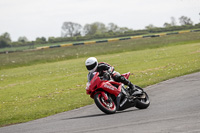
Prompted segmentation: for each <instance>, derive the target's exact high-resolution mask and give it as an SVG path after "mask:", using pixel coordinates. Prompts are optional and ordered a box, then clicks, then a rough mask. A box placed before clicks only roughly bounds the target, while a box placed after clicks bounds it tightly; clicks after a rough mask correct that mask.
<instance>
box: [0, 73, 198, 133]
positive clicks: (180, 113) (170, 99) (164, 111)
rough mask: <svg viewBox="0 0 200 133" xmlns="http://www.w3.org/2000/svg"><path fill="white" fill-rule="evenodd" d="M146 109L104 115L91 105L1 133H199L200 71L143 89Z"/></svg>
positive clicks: (133, 109) (12, 126)
mask: <svg viewBox="0 0 200 133" xmlns="http://www.w3.org/2000/svg"><path fill="white" fill-rule="evenodd" d="M145 90H146V91H147V93H148V94H149V97H150V100H151V105H150V106H149V108H148V109H145V110H138V109H136V108H130V109H128V110H124V111H121V112H117V113H116V114H113V115H105V114H104V113H103V112H101V111H100V110H99V109H98V108H97V107H96V106H95V105H94V104H93V105H89V106H86V107H82V108H79V109H76V110H72V111H68V112H64V113H60V114H57V115H54V116H50V117H46V118H42V119H38V120H34V121H31V122H27V123H22V124H16V125H11V126H7V127H2V128H0V133H105V132H107V133H111V132H112V133H122V132H124V133H134V132H138V133H183V132H184V133H200V72H199V73H194V74H190V75H186V76H182V77H178V78H174V79H170V80H167V81H164V82H161V83H159V84H156V85H153V86H149V87H147V88H145Z"/></svg>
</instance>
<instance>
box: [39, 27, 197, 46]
mask: <svg viewBox="0 0 200 133" xmlns="http://www.w3.org/2000/svg"><path fill="white" fill-rule="evenodd" d="M199 31H200V29H198V30H185V31H179V32H170V33H160V34H155V35H144V36H131V37H124V38H115V39H107V40H99V41H88V42H80V43H69V44H60V45H53V46H43V47H37V48H36V49H37V50H40V49H48V48H58V47H68V46H77V45H88V44H95V43H104V42H112V41H122V40H129V39H138V38H149V37H150V38H151V37H160V36H165V35H173V34H182V33H187V32H199Z"/></svg>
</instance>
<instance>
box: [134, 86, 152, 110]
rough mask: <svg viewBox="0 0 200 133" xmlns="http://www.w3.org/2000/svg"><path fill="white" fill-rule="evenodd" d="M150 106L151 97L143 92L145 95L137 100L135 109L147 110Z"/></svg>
mask: <svg viewBox="0 0 200 133" xmlns="http://www.w3.org/2000/svg"><path fill="white" fill-rule="evenodd" d="M136 88H137V89H139V90H142V91H143V89H142V88H140V87H138V86H136ZM149 105H150V100H149V96H148V94H147V93H146V92H144V91H143V95H141V96H140V97H138V98H137V99H136V100H135V107H136V108H138V109H146V108H148V107H149Z"/></svg>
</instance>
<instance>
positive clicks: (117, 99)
mask: <svg viewBox="0 0 200 133" xmlns="http://www.w3.org/2000/svg"><path fill="white" fill-rule="evenodd" d="M122 76H124V77H125V78H126V79H128V78H129V76H130V72H128V73H125V74H122ZM134 87H135V90H134V92H132V91H131V90H130V89H129V87H125V86H124V84H122V83H119V82H116V81H114V80H113V79H112V78H111V76H110V75H109V74H108V73H107V72H105V73H104V74H103V76H100V75H99V73H98V72H96V73H94V75H93V78H92V79H91V80H90V82H88V83H87V85H86V93H87V94H88V95H90V97H91V98H93V99H94V101H95V104H96V105H97V107H98V108H99V109H100V110H101V111H103V112H104V113H106V114H113V113H115V112H116V111H120V110H124V109H127V108H130V107H136V108H138V109H146V108H148V106H149V105H150V101H149V97H148V95H147V93H146V92H145V91H144V90H143V89H142V88H140V87H139V86H136V85H135V86H134Z"/></svg>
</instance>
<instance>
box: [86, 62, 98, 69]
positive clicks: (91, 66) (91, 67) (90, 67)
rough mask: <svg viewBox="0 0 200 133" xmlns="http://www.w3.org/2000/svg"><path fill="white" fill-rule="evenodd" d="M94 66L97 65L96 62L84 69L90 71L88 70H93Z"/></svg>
mask: <svg viewBox="0 0 200 133" xmlns="http://www.w3.org/2000/svg"><path fill="white" fill-rule="evenodd" d="M96 65H97V62H95V63H93V64H92V65H88V66H86V67H87V70H89V71H90V70H92V69H94V68H95V66H96Z"/></svg>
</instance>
